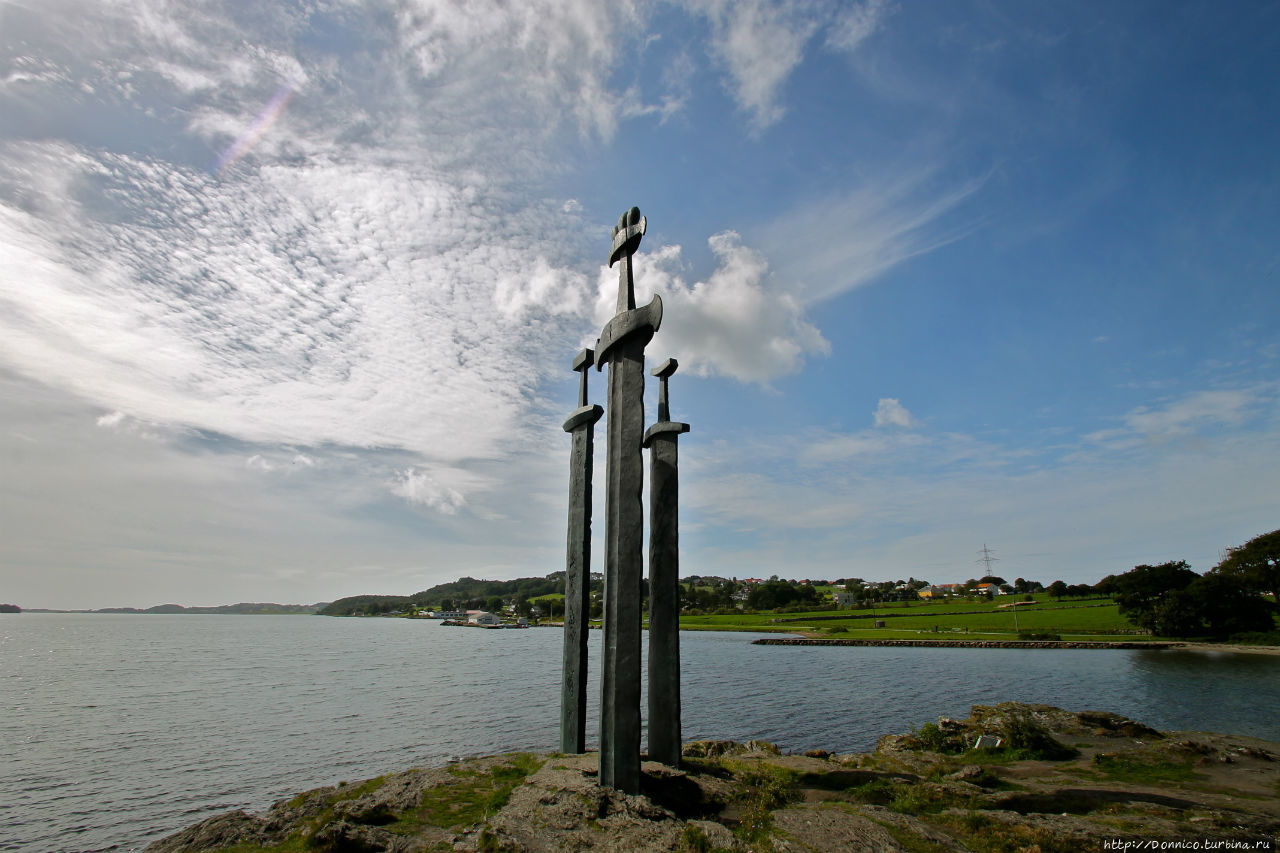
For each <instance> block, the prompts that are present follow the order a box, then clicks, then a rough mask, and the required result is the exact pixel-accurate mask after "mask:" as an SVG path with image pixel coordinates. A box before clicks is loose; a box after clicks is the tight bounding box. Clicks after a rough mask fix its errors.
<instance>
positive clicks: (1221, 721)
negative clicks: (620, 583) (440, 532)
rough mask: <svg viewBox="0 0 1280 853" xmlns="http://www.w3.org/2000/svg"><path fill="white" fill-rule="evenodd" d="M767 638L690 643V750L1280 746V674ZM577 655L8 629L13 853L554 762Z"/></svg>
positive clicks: (100, 845) (50, 624) (353, 628)
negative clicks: (1108, 729)
mask: <svg viewBox="0 0 1280 853" xmlns="http://www.w3.org/2000/svg"><path fill="white" fill-rule="evenodd" d="M753 637H754V635H750V634H729V633H684V634H682V635H681V643H682V658H683V660H682V665H683V682H684V714H683V719H684V736H685V739H686V740H694V739H699V738H731V739H734V740H747V739H750V738H762V739H765V740H770V741H773V742H775V743H777V744H779V745H780V746H781V747H783V748H784V749H792V750H799V749H807V748H823V749H830V750H833V751H838V752H847V751H860V750H867V749H870V748H871V747H873V746H874V744H875V740H876V738H877V737H878V736H879V735H881V734H885V733H888V732H901V731H906V729H907V728H908V727H909V726H912V725H919V724H920V723H923V722H926V721H929V720H932V719H935V718H937V717H938V716H939V715H941V714H948V715H958V716H964V715H965V714H966V713H967V712H968V708H969V706H970V705H972V704H975V703H984V704H989V703H994V702H1000V701H1006V700H1019V701H1025V702H1046V703H1050V704H1054V705H1060V706H1063V707H1066V708H1071V709H1076V710H1079V709H1084V708H1095V709H1103V710H1110V711H1117V712H1119V713H1123V714H1128V715H1131V716H1133V717H1135V718H1137V719H1139V720H1142V721H1143V722H1146V723H1149V724H1151V725H1154V726H1156V727H1158V728H1171V729H1199V730H1212V731H1223V732H1232V733H1238V734H1248V735H1253V736H1256V737H1262V738H1266V739H1268V740H1275V741H1280V715H1277V713H1276V711H1275V709H1276V708H1277V707H1280V657H1266V656H1261V655H1228V654H1205V653H1197V652H1176V651H1166V652H1142V651H1056V650H1018V649H916V648H815V647H803V646H797V647H786V646H752V645H750V641H751V639H753ZM593 639H595V640H596V641H597V643H598V640H599V637H598V635H593ZM560 644H561V633H560V632H559V631H558V630H554V629H534V630H529V631H477V630H462V629H451V628H444V627H442V626H440V625H439V624H438V623H436V622H431V621H411V620H402V619H328V618H322V617H310V616H280V617H276V616H129V615H78V614H74V615H72V614H68V615H64V614H33V613H23V614H0V767H2V768H3V772H2V773H0V850H21V851H26V852H27V853H37V851H38V853H48V851H97V850H112V849H119V850H132V849H139V850H140V849H141V848H142V847H144V846H145V845H146V844H147V843H148V842H150V841H153V840H155V839H156V838H158V837H160V836H162V835H165V834H167V833H170V832H174V831H176V830H178V829H181V828H182V827H184V826H187V825H189V824H191V823H193V822H195V821H197V820H200V819H202V818H204V817H207V816H209V815H210V814H213V813H216V812H219V811H224V810H227V809H232V808H249V809H254V810H257V809H262V808H265V807H266V806H268V805H270V803H271V802H272V801H274V800H276V799H279V798H281V797H284V796H286V795H289V794H292V793H295V792H298V791H301V790H305V789H307V788H312V787H316V786H319V785H327V784H333V783H335V782H337V781H339V780H355V779H362V778H365V777H369V776H375V775H378V774H380V773H386V772H388V771H393V770H401V769H405V768H408V767H412V766H415V765H419V764H424V763H438V762H441V761H442V760H444V759H445V758H446V757H448V756H451V755H469V754H485V753H491V752H501V751H509V750H517V749H530V750H550V749H554V748H556V746H557V745H558V740H559V738H558V732H557V728H556V727H557V725H558V719H559V678H560ZM597 652H598V649H596V648H594V647H593V649H592V655H593V659H592V666H593V672H592V677H593V683H592V685H591V692H590V694H589V695H590V698H591V701H592V707H591V711H590V718H591V719H592V720H593V721H594V720H595V719H596V718H597V716H598V711H597V710H596V704H595V699H596V694H597V691H598V680H595V679H597V678H598V672H596V671H594V668H595V667H596V666H597V664H598V660H599V658H598V653H597ZM595 737H596V731H595V726H594V724H593V725H590V726H589V729H588V738H589V741H590V742H594V740H595Z"/></svg>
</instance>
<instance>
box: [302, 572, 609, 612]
mask: <svg viewBox="0 0 1280 853" xmlns="http://www.w3.org/2000/svg"><path fill="white" fill-rule="evenodd" d="M594 583H596V584H598V583H599V581H595V582H594ZM557 592H558V593H563V592H564V572H552V573H551V574H549V575H547V576H546V577H541V578H516V579H515V580H509V581H491V580H477V579H476V578H458V579H457V580H456V581H450V582H449V583H442V584H437V585H436V586H433V587H431V588H430V589H424V590H423V591H422V592H415V593H414V594H413V595H352V596H349V597H347V598H340V599H338V600H337V601H335V602H333V603H332V604H330V605H328V606H326V607H324V608H323V609H322V610H320V611H319V612H320V615H321V616H377V615H380V614H383V613H395V612H398V611H402V610H408V609H409V608H410V607H428V608H440V607H443V606H444V605H445V604H446V603H448V604H450V605H452V606H453V607H456V608H466V607H477V608H479V607H483V606H484V603H485V602H486V601H487V600H488V599H490V598H495V597H496V598H502V599H504V600H506V599H514V598H518V597H520V596H523V597H525V598H537V597H538V596H540V595H548V594H550V593H557Z"/></svg>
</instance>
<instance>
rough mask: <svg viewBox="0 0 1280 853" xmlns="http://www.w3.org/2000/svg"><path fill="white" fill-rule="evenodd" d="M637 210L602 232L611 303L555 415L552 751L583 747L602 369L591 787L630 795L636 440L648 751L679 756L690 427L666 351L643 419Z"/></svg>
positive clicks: (651, 320)
mask: <svg viewBox="0 0 1280 853" xmlns="http://www.w3.org/2000/svg"><path fill="white" fill-rule="evenodd" d="M645 225H646V222H645V218H644V217H643V216H641V215H640V210H639V208H635V207H633V208H631V209H630V210H629V211H627V212H626V213H624V214H622V216H621V217H620V218H619V219H618V224H617V225H616V226H615V227H614V229H613V244H612V246H611V247H610V251H609V266H611V267H612V266H613V265H615V264H618V303H617V311H616V313H615V314H614V317H613V319H611V320H610V321H609V322H608V323H607V324H606V325H605V327H604V329H603V331H601V333H600V339H599V341H597V343H596V349H595V352H594V353H593V352H592V351H591V350H590V349H584V350H583V351H582V352H580V353H578V356H577V357H576V358H575V359H574V361H573V369H574V370H576V371H580V372H581V374H582V377H581V379H580V380H579V391H578V408H577V409H575V410H574V412H573V413H572V414H571V415H570V416H569V419H568V420H567V421H565V424H564V429H565V431H566V432H568V433H571V434H572V436H573V450H572V453H571V456H570V466H569V526H568V553H567V558H566V562H565V570H566V579H565V622H564V671H563V678H562V681H561V711H560V749H561V751H562V752H584V751H585V750H586V723H585V718H586V703H587V698H586V687H587V635H588V619H589V617H590V607H589V605H590V562H591V559H590V557H591V476H592V453H593V448H594V445H593V441H594V439H593V435H594V425H595V423H596V421H598V420H599V419H600V417H601V414H602V413H603V411H604V410H602V409H601V407H600V406H598V405H590V404H589V403H588V402H587V372H588V370H589V369H590V366H591V364H592V361H593V359H594V363H595V366H596V370H602V369H603V368H604V366H605V365H606V364H607V365H608V366H609V391H608V397H607V400H606V404H607V407H608V413H609V417H608V422H607V436H608V438H607V441H608V446H607V465H606V472H605V481H606V485H605V551H604V632H603V634H604V637H603V640H604V642H603V663H602V670H601V679H600V681H601V688H600V777H599V778H600V784H601V785H606V786H608V787H611V788H616V789H618V790H620V791H624V792H626V793H631V794H636V793H639V792H640V729H641V719H640V677H641V662H640V658H641V652H640V648H641V642H640V639H641V636H640V623H641V590H642V584H643V582H644V581H643V550H642V549H643V545H644V542H643V540H644V508H643V506H642V501H641V492H642V489H643V487H644V457H643V448H648V449H649V460H650V470H651V482H650V488H649V503H650V507H649V757H650V759H652V760H654V761H661V762H663V763H664V764H669V765H671V766H676V765H677V764H678V763H679V761H680V635H679V615H680V598H679V583H678V577H679V545H678V538H677V524H678V511H677V495H678V488H677V486H678V471H677V466H678V458H677V453H676V439H677V437H678V436H679V435H680V434H681V433H684V432H688V431H689V425H688V424H684V423H675V422H672V421H671V419H670V412H669V405H668V394H667V380H668V379H669V378H670V376H671V374H672V373H674V372H675V370H676V366H677V365H676V361H675V359H668V360H667V361H665V362H664V363H663V364H662V365H661V366H660V367H658V368H657V369H656V370H654V371H653V373H654V375H655V376H657V377H658V378H659V382H660V386H659V389H660V390H659V397H658V422H657V423H656V424H654V425H653V426H651V427H649V429H648V430H647V431H646V430H645V426H644V350H645V346H646V345H648V343H649V341H650V340H651V339H652V338H653V335H654V332H656V331H657V330H658V327H659V325H661V323H662V299H661V297H659V296H657V295H656V294H655V295H654V297H653V299H652V301H650V302H649V304H648V305H645V306H644V307H642V308H637V307H636V297H635V278H634V275H633V272H632V256H633V255H634V254H635V252H636V250H637V249H638V248H639V247H640V240H641V238H642V237H643V236H644V233H645Z"/></svg>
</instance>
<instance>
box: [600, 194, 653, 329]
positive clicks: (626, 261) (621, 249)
mask: <svg viewBox="0 0 1280 853" xmlns="http://www.w3.org/2000/svg"><path fill="white" fill-rule="evenodd" d="M646 224H647V223H646V221H645V218H644V217H643V216H641V215H640V208H638V207H633V208H631V209H630V210H628V211H627V212H626V213H624V214H622V215H621V216H619V217H618V224H617V225H615V226H613V245H612V246H611V247H610V249H609V266H613V265H614V264H615V263H617V262H618V261H622V266H620V267H618V309H617V313H619V314H621V313H622V312H623V311H630V310H631V309H633V308H635V307H636V287H635V280H634V279H633V278H632V275H631V256H632V255H634V254H635V253H636V249H639V248H640V238H641V237H643V236H644V231H645V226H646Z"/></svg>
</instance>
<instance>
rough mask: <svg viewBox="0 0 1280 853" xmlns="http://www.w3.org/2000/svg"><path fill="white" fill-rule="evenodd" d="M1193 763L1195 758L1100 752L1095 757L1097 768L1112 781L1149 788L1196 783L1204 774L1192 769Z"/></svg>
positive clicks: (1094, 762) (1094, 763)
mask: <svg viewBox="0 0 1280 853" xmlns="http://www.w3.org/2000/svg"><path fill="white" fill-rule="evenodd" d="M1192 763H1193V762H1192V760H1191V759H1184V760H1181V761H1174V760H1171V759H1169V758H1166V757H1164V756H1160V755H1151V754H1143V753H1131V752H1122V753H1108V752H1100V753H1098V754H1097V755H1095V756H1094V757H1093V766H1094V768H1095V769H1096V770H1098V771H1099V772H1100V773H1102V775H1104V776H1106V777H1107V778H1108V779H1113V780H1115V781H1117V782H1129V783H1132V784H1145V785H1157V784H1163V783H1169V782H1175V783H1185V782H1192V781H1195V780H1196V779H1198V778H1200V774H1198V773H1196V772H1195V770H1193V769H1192Z"/></svg>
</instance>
